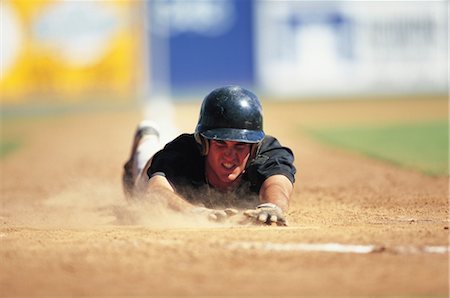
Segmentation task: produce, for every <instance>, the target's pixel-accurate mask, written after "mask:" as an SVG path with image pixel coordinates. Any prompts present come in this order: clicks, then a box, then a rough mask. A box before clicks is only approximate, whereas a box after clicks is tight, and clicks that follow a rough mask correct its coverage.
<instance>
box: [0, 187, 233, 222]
mask: <svg viewBox="0 0 450 298" xmlns="http://www.w3.org/2000/svg"><path fill="white" fill-rule="evenodd" d="M163 201H164V200H162V198H158V197H156V196H152V197H151V198H149V199H148V200H139V201H138V200H134V201H129V200H127V199H126V198H125V196H124V194H123V193H122V189H121V185H113V184H111V183H106V182H102V181H77V183H73V184H72V185H71V186H69V187H67V188H66V189H65V190H63V191H61V192H59V193H57V194H55V195H51V196H50V197H48V199H47V200H44V201H40V202H39V201H38V202H33V203H31V204H28V203H27V204H25V203H15V204H7V205H5V204H4V205H5V206H4V209H3V211H2V213H1V214H0V218H1V219H2V221H3V223H4V224H7V225H9V226H19V227H29V228H51V229H54V228H73V229H85V228H89V229H92V228H101V227H108V226H144V227H152V228H198V227H224V226H227V227H229V226H234V225H236V223H235V222H232V221H227V222H221V223H217V222H212V221H210V220H208V219H207V218H206V216H204V215H202V216H201V215H195V214H182V213H179V212H175V211H173V210H170V209H168V208H167V207H166V206H165V205H164V204H163V203H162V202H163Z"/></svg>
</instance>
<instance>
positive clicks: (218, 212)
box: [192, 207, 239, 222]
mask: <svg viewBox="0 0 450 298" xmlns="http://www.w3.org/2000/svg"><path fill="white" fill-rule="evenodd" d="M192 211H193V212H194V213H195V214H197V215H201V216H206V217H207V218H208V219H209V220H211V221H217V222H220V221H224V220H226V219H227V218H228V217H231V216H234V215H236V214H238V212H239V211H238V210H236V209H233V208H227V209H223V210H222V209H209V208H205V207H195V208H193V210H192Z"/></svg>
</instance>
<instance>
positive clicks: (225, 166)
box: [222, 162, 235, 170]
mask: <svg viewBox="0 0 450 298" xmlns="http://www.w3.org/2000/svg"><path fill="white" fill-rule="evenodd" d="M222 167H224V168H225V169H227V170H232V169H234V168H235V165H234V164H233V163H229V162H224V163H222Z"/></svg>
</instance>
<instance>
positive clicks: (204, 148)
mask: <svg viewBox="0 0 450 298" xmlns="http://www.w3.org/2000/svg"><path fill="white" fill-rule="evenodd" d="M194 139H195V141H196V142H197V145H198V149H199V150H200V154H201V155H203V156H205V155H208V152H209V140H208V139H206V138H205V137H203V136H201V135H200V134H199V133H194Z"/></svg>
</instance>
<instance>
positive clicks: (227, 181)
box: [205, 140, 251, 190]
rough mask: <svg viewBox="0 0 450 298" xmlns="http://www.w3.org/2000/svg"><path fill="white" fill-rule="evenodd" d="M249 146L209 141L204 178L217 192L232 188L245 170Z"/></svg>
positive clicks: (231, 142) (230, 142)
mask: <svg viewBox="0 0 450 298" xmlns="http://www.w3.org/2000/svg"><path fill="white" fill-rule="evenodd" d="M250 147H251V145H250V144H247V143H239V142H233V141H220V140H211V141H210V146H209V152H208V155H207V156H206V165H205V171H206V177H207V179H208V181H209V183H210V184H211V185H213V186H214V187H216V188H218V189H219V190H226V189H229V188H231V187H233V186H234V185H235V184H236V183H238V181H239V180H240V179H238V178H240V175H241V174H242V173H243V172H244V170H245V165H246V164H247V160H248V158H249V156H250Z"/></svg>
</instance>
